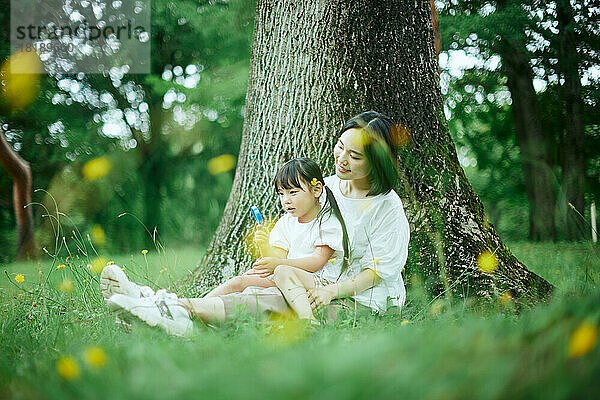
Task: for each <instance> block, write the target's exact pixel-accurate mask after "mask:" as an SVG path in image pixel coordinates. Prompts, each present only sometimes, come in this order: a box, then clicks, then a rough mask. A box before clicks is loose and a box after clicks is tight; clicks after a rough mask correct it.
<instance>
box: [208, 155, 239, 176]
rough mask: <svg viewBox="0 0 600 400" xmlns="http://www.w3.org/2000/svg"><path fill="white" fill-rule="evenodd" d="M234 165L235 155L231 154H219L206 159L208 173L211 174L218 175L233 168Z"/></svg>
mask: <svg viewBox="0 0 600 400" xmlns="http://www.w3.org/2000/svg"><path fill="white" fill-rule="evenodd" d="M234 166H235V157H234V156H232V155H231V154H221V155H220V156H217V157H214V158H211V159H210V160H209V161H208V164H207V168H208V173H209V174H211V175H219V174H221V173H223V172H227V171H230V170H232V169H233V167H234Z"/></svg>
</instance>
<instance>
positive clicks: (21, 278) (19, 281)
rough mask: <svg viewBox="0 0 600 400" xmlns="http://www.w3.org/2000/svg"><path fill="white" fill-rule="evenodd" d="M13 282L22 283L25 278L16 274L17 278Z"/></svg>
mask: <svg viewBox="0 0 600 400" xmlns="http://www.w3.org/2000/svg"><path fill="white" fill-rule="evenodd" d="M15 281H17V283H23V282H25V277H24V276H23V274H18V275H17V276H15Z"/></svg>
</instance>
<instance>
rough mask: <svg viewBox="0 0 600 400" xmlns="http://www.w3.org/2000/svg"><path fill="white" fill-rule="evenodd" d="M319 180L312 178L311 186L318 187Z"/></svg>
mask: <svg viewBox="0 0 600 400" xmlns="http://www.w3.org/2000/svg"><path fill="white" fill-rule="evenodd" d="M317 182H318V181H317V178H312V181H310V184H311V185H313V186H317Z"/></svg>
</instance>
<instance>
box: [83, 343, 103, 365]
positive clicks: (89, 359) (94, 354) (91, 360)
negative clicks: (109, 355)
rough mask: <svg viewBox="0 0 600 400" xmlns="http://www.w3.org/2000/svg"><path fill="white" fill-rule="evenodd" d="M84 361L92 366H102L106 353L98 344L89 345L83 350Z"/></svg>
mask: <svg viewBox="0 0 600 400" xmlns="http://www.w3.org/2000/svg"><path fill="white" fill-rule="evenodd" d="M84 359H85V363H86V364H87V365H90V366H92V367H103V366H104V364H106V354H105V353H104V350H102V348H100V347H98V346H91V347H88V348H87V349H86V350H85V354H84Z"/></svg>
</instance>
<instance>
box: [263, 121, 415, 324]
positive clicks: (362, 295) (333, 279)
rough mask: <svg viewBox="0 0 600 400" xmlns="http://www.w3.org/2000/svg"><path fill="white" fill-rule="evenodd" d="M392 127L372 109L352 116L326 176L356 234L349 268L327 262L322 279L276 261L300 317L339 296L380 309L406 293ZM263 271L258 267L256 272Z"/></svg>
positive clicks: (404, 224)
mask: <svg viewBox="0 0 600 400" xmlns="http://www.w3.org/2000/svg"><path fill="white" fill-rule="evenodd" d="M393 133H394V125H393V123H392V121H391V120H390V119H389V118H388V117H386V116H385V115H383V114H380V113H377V112H374V111H368V112H365V113H362V114H359V115H357V116H356V117H354V118H352V119H350V120H349V121H348V122H347V123H346V124H345V125H344V127H343V128H342V130H341V134H340V137H339V139H338V142H337V144H336V146H335V148H334V158H335V168H336V174H335V175H333V176H330V177H327V178H325V183H326V184H327V186H328V187H329V188H330V189H331V190H332V192H333V194H334V197H335V198H336V200H337V202H338V204H339V207H340V210H341V212H342V216H343V218H344V221H345V222H346V225H347V227H348V233H349V235H350V249H351V254H352V255H351V259H350V263H349V264H350V268H348V270H347V271H345V272H344V273H343V274H342V275H341V276H340V269H339V267H337V268H334V267H333V266H332V267H330V268H328V266H325V267H324V269H323V273H322V274H321V277H322V278H324V279H321V280H320V281H317V280H315V278H314V276H313V275H312V274H309V273H307V272H306V271H302V270H300V269H298V268H292V267H288V266H284V265H281V266H278V267H277V268H276V269H275V273H274V280H275V283H276V284H277V287H278V288H279V289H280V290H281V291H282V293H283V295H284V296H285V298H286V300H287V301H288V303H289V304H290V306H291V308H292V309H293V310H294V311H295V312H296V313H297V314H298V316H299V317H300V318H305V319H309V320H314V319H315V318H314V315H313V312H312V310H313V308H314V307H315V306H327V305H328V304H329V303H330V302H331V301H332V300H333V299H338V298H352V299H354V301H356V302H357V303H359V304H362V305H363V306H367V307H369V308H370V309H371V310H373V311H375V312H378V313H382V312H385V311H386V310H387V306H388V301H391V304H392V305H394V306H399V307H401V306H402V305H403V304H404V301H405V298H406V291H405V288H404V282H403V279H402V274H401V272H402V269H403V268H404V265H405V263H406V258H407V256H408V241H409V238H410V231H409V226H408V221H407V219H406V216H405V214H404V208H403V206H402V201H401V200H400V198H399V197H398V195H397V194H396V192H395V191H394V190H393V186H394V184H395V183H396V181H397V179H398V177H397V169H396V160H397V153H396V146H395V144H394V142H395V141H396V142H397V140H395V139H394V137H393ZM258 272H259V273H260V270H259V271H258Z"/></svg>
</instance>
